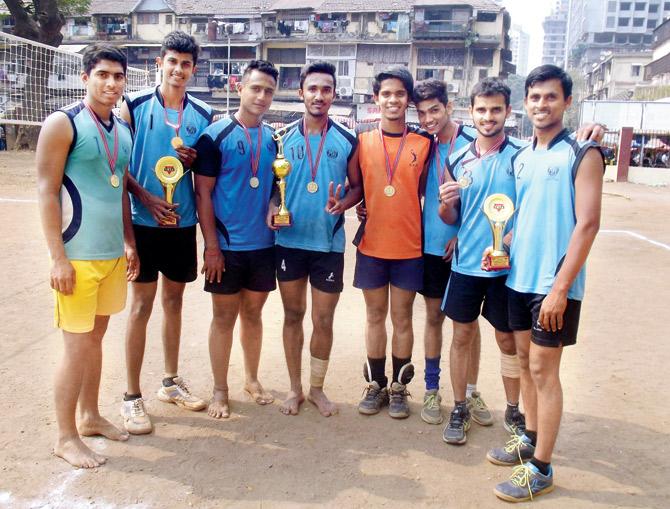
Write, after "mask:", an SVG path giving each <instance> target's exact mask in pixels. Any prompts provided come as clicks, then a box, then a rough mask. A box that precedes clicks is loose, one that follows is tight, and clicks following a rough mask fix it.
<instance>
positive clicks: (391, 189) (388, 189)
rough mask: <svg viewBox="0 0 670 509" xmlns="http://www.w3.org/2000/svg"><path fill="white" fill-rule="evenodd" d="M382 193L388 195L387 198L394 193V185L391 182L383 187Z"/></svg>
mask: <svg viewBox="0 0 670 509" xmlns="http://www.w3.org/2000/svg"><path fill="white" fill-rule="evenodd" d="M384 194H385V195H386V196H388V197H389V198H390V197H391V196H393V195H394V194H395V187H393V186H392V185H391V184H389V185H388V186H386V187H385V188H384Z"/></svg>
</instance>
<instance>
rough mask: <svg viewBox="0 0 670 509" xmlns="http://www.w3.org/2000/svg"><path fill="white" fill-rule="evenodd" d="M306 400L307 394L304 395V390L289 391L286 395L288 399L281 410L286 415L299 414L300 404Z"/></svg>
mask: <svg viewBox="0 0 670 509" xmlns="http://www.w3.org/2000/svg"><path fill="white" fill-rule="evenodd" d="M304 402H305V396H303V394H302V392H300V393H296V392H293V391H289V392H288V394H287V395H286V400H285V401H284V402H283V403H282V404H281V406H280V407H279V411H280V412H281V413H283V414H284V415H298V412H299V411H300V405H302V404H303V403H304Z"/></svg>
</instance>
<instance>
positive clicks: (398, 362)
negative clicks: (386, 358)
mask: <svg viewBox="0 0 670 509" xmlns="http://www.w3.org/2000/svg"><path fill="white" fill-rule="evenodd" d="M391 359H392V361H393V381H394V382H399V380H398V375H400V370H401V369H402V367H403V366H404V365H405V364H409V363H410V362H412V358H411V357H410V358H409V359H400V358H398V357H396V356H395V355H392V356H391Z"/></svg>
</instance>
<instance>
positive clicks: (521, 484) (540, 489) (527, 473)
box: [493, 462, 554, 502]
mask: <svg viewBox="0 0 670 509" xmlns="http://www.w3.org/2000/svg"><path fill="white" fill-rule="evenodd" d="M553 490H554V471H553V470H552V469H551V467H549V474H548V475H542V474H541V473H540V471H539V470H538V469H537V467H536V466H535V465H533V464H532V463H530V462H528V463H524V464H523V465H519V466H518V467H514V470H513V471H512V476H511V477H510V479H509V481H505V482H502V483H500V484H498V486H496V487H495V488H494V489H493V493H495V494H496V497H498V498H501V499H503V500H506V501H507V502H525V501H527V500H533V498H534V497H539V496H540V495H544V494H545V493H549V492H551V491H553Z"/></svg>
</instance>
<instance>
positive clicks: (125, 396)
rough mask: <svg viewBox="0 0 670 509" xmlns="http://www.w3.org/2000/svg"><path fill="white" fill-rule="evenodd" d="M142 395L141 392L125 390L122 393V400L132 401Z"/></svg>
mask: <svg viewBox="0 0 670 509" xmlns="http://www.w3.org/2000/svg"><path fill="white" fill-rule="evenodd" d="M141 397H142V393H141V392H140V393H138V394H128V393H127V392H124V393H123V401H132V400H134V399H140V398H141Z"/></svg>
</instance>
